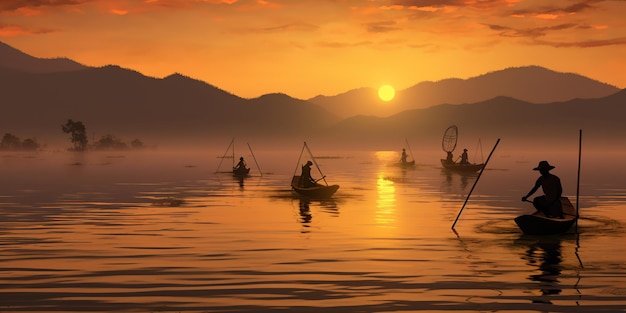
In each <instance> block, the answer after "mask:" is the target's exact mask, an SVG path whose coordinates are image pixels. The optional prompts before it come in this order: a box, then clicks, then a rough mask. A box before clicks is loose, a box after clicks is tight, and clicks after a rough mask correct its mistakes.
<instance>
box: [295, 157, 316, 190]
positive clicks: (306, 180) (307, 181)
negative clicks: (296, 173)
mask: <svg viewBox="0 0 626 313" xmlns="http://www.w3.org/2000/svg"><path fill="white" fill-rule="evenodd" d="M311 165H313V162H311V161H307V162H306V164H304V165H302V173H301V174H300V182H299V184H298V185H299V186H300V187H304V188H307V187H313V186H315V185H317V181H316V180H315V179H313V177H311Z"/></svg>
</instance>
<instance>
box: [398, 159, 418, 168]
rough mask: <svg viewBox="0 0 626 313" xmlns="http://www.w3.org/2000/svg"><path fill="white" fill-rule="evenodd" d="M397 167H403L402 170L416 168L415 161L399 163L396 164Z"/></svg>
mask: <svg viewBox="0 0 626 313" xmlns="http://www.w3.org/2000/svg"><path fill="white" fill-rule="evenodd" d="M394 165H395V166H398V167H401V168H414V167H415V160H411V161H407V162H398V163H394Z"/></svg>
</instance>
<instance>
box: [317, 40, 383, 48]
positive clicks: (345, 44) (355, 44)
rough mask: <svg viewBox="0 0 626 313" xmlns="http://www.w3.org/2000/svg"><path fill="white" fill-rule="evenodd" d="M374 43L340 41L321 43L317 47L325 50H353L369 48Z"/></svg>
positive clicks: (366, 41)
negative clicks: (363, 47) (353, 48)
mask: <svg viewBox="0 0 626 313" xmlns="http://www.w3.org/2000/svg"><path fill="white" fill-rule="evenodd" d="M372 43H373V42H371V41H369V40H363V41H357V42H338V41H321V42H318V43H317V45H318V46H320V47H323V48H352V47H362V46H369V45H371V44H372Z"/></svg>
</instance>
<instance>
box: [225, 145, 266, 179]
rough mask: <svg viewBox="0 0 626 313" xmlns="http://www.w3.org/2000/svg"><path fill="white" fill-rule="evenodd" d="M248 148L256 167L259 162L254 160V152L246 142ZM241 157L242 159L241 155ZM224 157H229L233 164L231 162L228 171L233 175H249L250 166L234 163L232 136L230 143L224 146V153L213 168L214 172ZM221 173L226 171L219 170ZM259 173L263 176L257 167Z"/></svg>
mask: <svg viewBox="0 0 626 313" xmlns="http://www.w3.org/2000/svg"><path fill="white" fill-rule="evenodd" d="M248 149H249V150H250V154H251V155H252V158H254V163H255V164H256V165H257V168H258V166H259V163H258V162H257V161H256V157H255V156H254V152H253V151H252V147H250V144H248ZM229 154H230V155H229ZM241 158H242V159H243V156H242V157H241ZM224 159H231V161H232V163H233V164H232V170H231V171H230V172H231V173H232V174H233V177H239V178H241V177H247V176H248V175H250V167H248V166H247V165H244V166H236V165H235V138H233V139H232V140H231V141H230V144H229V145H228V147H227V148H226V151H225V152H224V155H223V156H222V157H221V160H220V163H219V165H218V166H217V169H216V170H215V173H218V172H219V169H220V167H221V166H222V161H223V160H224ZM244 164H245V163H244ZM221 173H228V171H224V172H221ZM259 173H260V174H261V176H263V173H261V169H260V168H259Z"/></svg>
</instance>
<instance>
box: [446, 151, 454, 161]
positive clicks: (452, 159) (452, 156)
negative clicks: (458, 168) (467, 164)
mask: <svg viewBox="0 0 626 313" xmlns="http://www.w3.org/2000/svg"><path fill="white" fill-rule="evenodd" d="M446 163H448V164H454V155H452V152H451V151H447V155H446Z"/></svg>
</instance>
